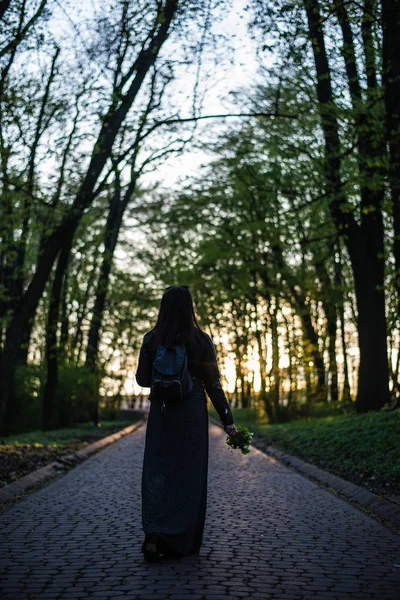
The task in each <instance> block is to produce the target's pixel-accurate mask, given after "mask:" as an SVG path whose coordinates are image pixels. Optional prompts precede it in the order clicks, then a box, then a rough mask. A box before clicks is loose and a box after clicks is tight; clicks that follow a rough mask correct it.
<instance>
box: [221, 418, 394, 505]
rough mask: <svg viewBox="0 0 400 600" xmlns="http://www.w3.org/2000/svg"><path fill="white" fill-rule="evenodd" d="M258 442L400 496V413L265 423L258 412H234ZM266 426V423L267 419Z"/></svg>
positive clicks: (372, 487) (379, 490)
mask: <svg viewBox="0 0 400 600" xmlns="http://www.w3.org/2000/svg"><path fill="white" fill-rule="evenodd" d="M233 414H234V418H235V420H238V421H239V422H240V423H243V424H244V425H246V426H248V427H249V428H250V429H251V430H252V431H254V432H255V436H256V438H258V439H260V440H262V441H264V442H265V443H266V444H268V445H272V446H276V447H277V448H280V449H282V450H284V451H285V452H288V454H292V455H294V456H298V457H300V458H302V459H303V460H305V461H307V462H310V463H312V464H315V465H317V466H318V467H321V468H322V469H325V470H327V471H329V472H331V473H334V474H335V475H339V476H341V477H343V478H344V479H348V480H349V481H353V482H354V483H357V484H358V485H363V486H365V487H367V488H369V489H371V490H372V491H375V492H378V493H388V492H392V493H394V494H399V493H400V463H399V460H398V457H399V448H400V411H399V410H397V411H389V410H382V411H380V412H377V413H372V412H371V413H367V414H364V415H352V414H347V415H337V414H336V415H335V414H333V415H331V416H326V417H324V418H309V419H302V420H297V421H293V422H292V423H285V424H277V425H268V424H266V423H265V422H264V423H262V422H261V423H260V419H258V418H257V413H256V411H254V410H253V411H244V410H241V409H238V410H236V411H235V410H233ZM261 420H262V419H261Z"/></svg>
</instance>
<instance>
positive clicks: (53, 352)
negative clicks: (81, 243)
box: [42, 239, 72, 431]
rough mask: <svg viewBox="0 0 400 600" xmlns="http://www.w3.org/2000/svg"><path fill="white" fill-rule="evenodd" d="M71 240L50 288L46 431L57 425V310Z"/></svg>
mask: <svg viewBox="0 0 400 600" xmlns="http://www.w3.org/2000/svg"><path fill="white" fill-rule="evenodd" d="M71 247H72V239H71V240H70V241H69V243H68V244H66V245H65V246H64V248H63V249H62V251H61V253H60V255H59V258H58V262H57V268H56V272H55V275H54V281H53V285H52V287H51V294H50V304H49V312H48V317H47V329H46V366H47V373H46V383H45V387H44V394H43V407H42V429H43V431H46V430H48V429H52V428H53V427H56V426H58V425H59V423H58V422H57V419H58V415H57V412H56V400H55V399H56V393H57V384H58V341H57V330H58V321H59V308H60V301H61V294H62V289H63V284H64V282H65V275H66V272H67V268H68V261H69V257H70V253H71Z"/></svg>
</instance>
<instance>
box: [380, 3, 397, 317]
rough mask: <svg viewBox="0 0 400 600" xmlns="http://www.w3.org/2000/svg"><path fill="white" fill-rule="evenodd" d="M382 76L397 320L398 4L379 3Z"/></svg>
mask: <svg viewBox="0 0 400 600" xmlns="http://www.w3.org/2000/svg"><path fill="white" fill-rule="evenodd" d="M381 4H382V28H383V64H382V76H383V86H384V98H385V108H386V138H387V142H388V144H389V165H390V166H389V184H390V192H391V200H392V214H393V228H394V240H393V254H394V259H395V268H396V273H395V286H396V290H397V297H398V304H397V311H398V316H399V318H400V59H399V56H400V35H399V31H400V5H399V3H398V2H396V0H382V2H381Z"/></svg>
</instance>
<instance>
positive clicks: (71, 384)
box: [56, 364, 98, 427]
mask: <svg viewBox="0 0 400 600" xmlns="http://www.w3.org/2000/svg"><path fill="white" fill-rule="evenodd" d="M97 389H98V388H97V380H96V375H95V374H94V373H93V372H91V371H90V370H89V369H87V368H86V367H80V366H76V365H73V364H68V365H60V367H59V382H58V387H57V396H56V405H57V412H58V422H59V423H60V425H62V426H64V427H65V426H67V425H72V424H73V423H82V422H85V421H89V420H90V419H91V417H92V414H93V410H94V408H95V406H96V401H97V394H96V390H97Z"/></svg>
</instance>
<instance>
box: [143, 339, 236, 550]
mask: <svg viewBox="0 0 400 600" xmlns="http://www.w3.org/2000/svg"><path fill="white" fill-rule="evenodd" d="M156 350H157V345H156V344H155V343H154V341H153V334H152V332H149V333H147V334H146V335H145V336H144V338H143V343H142V347H141V349H140V355H139V363H138V368H137V372H136V380H137V382H138V384H139V385H141V386H143V387H150V383H151V372H152V365H153V360H154V358H155V355H156ZM187 354H188V369H189V372H190V374H191V375H192V377H193V378H194V384H193V389H192V392H191V394H190V396H189V397H188V398H187V399H186V400H185V401H182V402H180V403H179V402H177V403H176V404H174V405H168V406H167V407H166V408H165V409H164V414H163V412H162V410H161V404H160V403H159V402H158V401H156V400H152V398H151V394H150V397H149V400H150V411H149V415H148V421H147V428H146V438H145V451H144V459H143V471H142V528H143V531H144V533H145V535H147V534H148V533H153V532H155V533H157V534H158V535H159V537H160V538H162V540H163V541H164V542H165V543H166V544H167V545H168V546H169V547H170V548H173V549H175V550H178V551H179V552H181V553H182V554H198V552H199V550H200V547H201V545H202V540H203V531H204V524H205V516H206V507H207V475H208V450H209V439H208V412H207V399H206V394H205V392H207V394H208V396H209V397H210V399H211V402H212V403H213V405H214V407H215V409H216V410H217V412H218V414H219V416H220V419H221V422H222V423H223V424H224V425H230V424H232V423H233V422H234V419H233V415H232V412H231V410H230V408H229V404H228V402H227V400H226V397H225V394H224V391H223V389H222V386H221V382H220V374H219V370H218V364H217V357H216V352H215V347H214V344H213V342H212V340H211V338H210V336H209V335H208V334H206V333H204V332H200V331H197V334H196V337H195V339H194V340H193V341H192V342H190V344H188V345H187Z"/></svg>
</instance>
